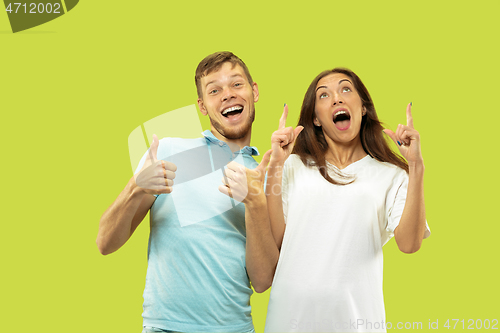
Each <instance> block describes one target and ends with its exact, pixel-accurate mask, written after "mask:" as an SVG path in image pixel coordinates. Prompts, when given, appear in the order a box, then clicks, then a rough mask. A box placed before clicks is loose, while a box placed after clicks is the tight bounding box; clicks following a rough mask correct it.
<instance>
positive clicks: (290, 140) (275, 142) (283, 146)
mask: <svg viewBox="0 0 500 333" xmlns="http://www.w3.org/2000/svg"><path fill="white" fill-rule="evenodd" d="M287 117H288V105H286V104H285V107H284V109H283V114H282V115H281V118H280V123H279V127H278V130H277V131H275V132H274V133H273V135H272V136H271V147H272V151H273V154H272V156H271V163H272V164H283V163H285V161H286V159H287V158H288V156H290V154H291V153H292V149H293V145H294V144H295V139H297V136H298V135H299V133H300V132H301V131H302V130H303V129H304V127H303V126H297V127H296V128H295V129H294V128H293V127H285V126H286V118H287Z"/></svg>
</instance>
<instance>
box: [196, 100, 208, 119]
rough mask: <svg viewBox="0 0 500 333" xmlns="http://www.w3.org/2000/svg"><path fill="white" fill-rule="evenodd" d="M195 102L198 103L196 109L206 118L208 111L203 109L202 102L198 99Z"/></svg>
mask: <svg viewBox="0 0 500 333" xmlns="http://www.w3.org/2000/svg"><path fill="white" fill-rule="evenodd" d="M197 102H198V107H199V108H200V112H201V114H202V115H204V116H206V115H207V114H208V111H207V109H206V108H205V104H204V103H203V100H202V99H201V98H198V100H197Z"/></svg>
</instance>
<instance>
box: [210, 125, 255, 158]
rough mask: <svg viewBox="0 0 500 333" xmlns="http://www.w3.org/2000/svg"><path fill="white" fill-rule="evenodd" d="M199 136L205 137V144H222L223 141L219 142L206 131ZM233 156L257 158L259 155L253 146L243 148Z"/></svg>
mask: <svg viewBox="0 0 500 333" xmlns="http://www.w3.org/2000/svg"><path fill="white" fill-rule="evenodd" d="M201 134H202V135H203V136H204V137H205V139H206V140H207V142H211V143H213V144H219V142H224V141H221V140H219V139H217V138H216V137H215V135H213V134H212V132H211V131H210V130H206V131H205V132H202V133H201ZM235 154H248V155H251V156H258V155H260V154H259V150H258V149H257V147H253V146H245V147H243V149H241V150H239V151H237V152H235Z"/></svg>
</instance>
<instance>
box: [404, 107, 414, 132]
mask: <svg viewBox="0 0 500 333" xmlns="http://www.w3.org/2000/svg"><path fill="white" fill-rule="evenodd" d="M411 106H412V103H411V102H410V103H409V104H408V106H407V107H406V125H407V126H408V127H411V128H414V127H413V116H412V115H411Z"/></svg>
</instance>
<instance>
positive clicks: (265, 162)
mask: <svg viewBox="0 0 500 333" xmlns="http://www.w3.org/2000/svg"><path fill="white" fill-rule="evenodd" d="M272 152H273V150H272V149H269V150H268V151H266V153H265V154H264V156H263V157H262V161H260V164H259V166H258V167H257V168H258V169H260V170H262V171H263V172H266V167H267V165H268V164H269V161H270V160H271V153H272Z"/></svg>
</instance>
